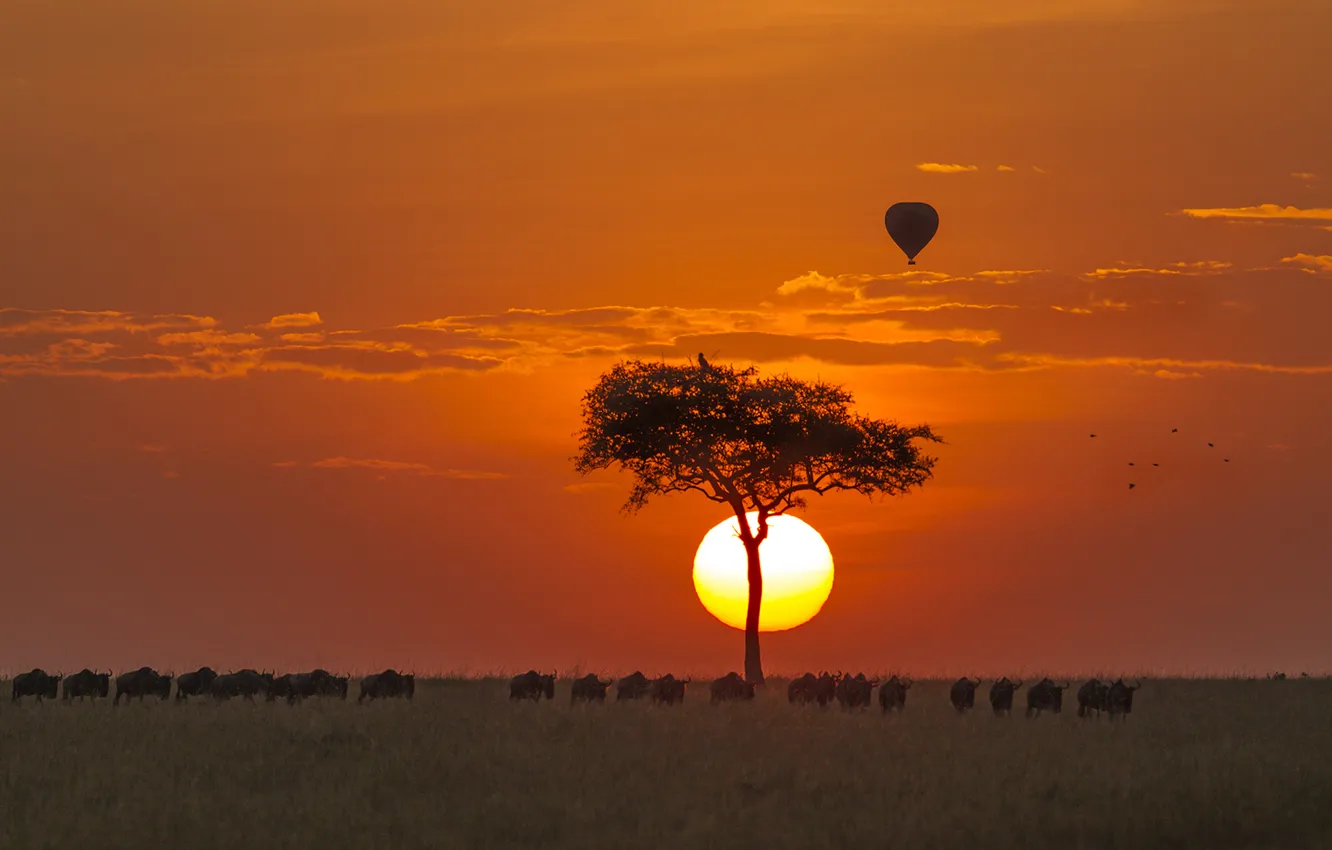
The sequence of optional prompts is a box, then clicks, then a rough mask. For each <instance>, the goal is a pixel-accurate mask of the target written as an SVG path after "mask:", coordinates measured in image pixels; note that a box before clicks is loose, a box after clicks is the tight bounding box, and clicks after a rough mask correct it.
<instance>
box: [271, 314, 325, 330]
mask: <svg viewBox="0 0 1332 850" xmlns="http://www.w3.org/2000/svg"><path fill="white" fill-rule="evenodd" d="M323 323H324V320H323V319H321V318H319V314H318V313H283V314H282V315H280V316H274V317H273V318H271V319H269V320H268V321H267V322H265V323H264V324H262V325H259V327H261V328H268V329H269V330H276V329H278V328H313V327H317V326H318V325H322V324H323Z"/></svg>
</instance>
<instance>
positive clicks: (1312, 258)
mask: <svg viewBox="0 0 1332 850" xmlns="http://www.w3.org/2000/svg"><path fill="white" fill-rule="evenodd" d="M1281 262H1283V263H1290V264H1293V265H1298V266H1304V268H1303V269H1302V271H1307V272H1309V273H1311V274H1313V273H1317V272H1328V273H1332V254H1317V255H1315V254H1296V255H1295V256H1293V257H1282V258H1281Z"/></svg>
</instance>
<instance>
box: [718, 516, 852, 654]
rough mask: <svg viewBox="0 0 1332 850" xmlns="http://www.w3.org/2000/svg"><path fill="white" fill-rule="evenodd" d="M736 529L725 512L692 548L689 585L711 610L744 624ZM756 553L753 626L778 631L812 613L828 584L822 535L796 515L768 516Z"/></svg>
mask: <svg viewBox="0 0 1332 850" xmlns="http://www.w3.org/2000/svg"><path fill="white" fill-rule="evenodd" d="M747 516H748V521H749V527H750V528H751V529H755V528H756V527H757V524H758V514H756V513H750V514H748V515H747ZM739 533H740V523H739V522H738V521H737V520H736V518H735V517H731V518H730V519H728V520H726V521H725V522H723V523H720V524H719V525H717V526H715V527H714V528H713V529H712V530H711V531H709V532H708V533H707V534H706V535H704V537H703V542H702V543H700V544H698V552H696V553H695V554H694V589H695V590H696V591H698V599H699V601H700V602H702V603H703V607H704V608H706V609H708V612H709V613H710V614H712V616H714V617H716V618H717V619H718V620H721V621H722V622H723V623H725V624H726V625H728V626H730V627H732V628H735V629H744V627H745V612H746V610H747V608H748V605H749V580H748V577H747V572H748V567H747V562H746V559H745V546H744V544H743V543H741V542H740V538H739V537H738V535H739ZM759 557H760V560H761V561H762V564H763V607H762V609H761V610H760V611H759V631H761V632H780V631H782V630H784V629H793V628H795V627H796V626H799V625H801V624H802V623H808V622H809V621H810V620H812V619H814V616H815V615H816V614H818V613H819V610H820V609H821V608H823V603H824V602H826V601H828V594H829V593H831V592H832V584H833V559H832V552H830V551H829V550H828V544H827V543H825V542H823V537H822V536H821V535H820V534H819V533H818V532H817V531H815V530H814V529H813V527H812V526H810V525H809V524H808V523H806V522H805V521H804V520H801V519H799V518H797V517H793V516H786V515H782V516H775V517H771V518H770V519H769V520H768V539H767V540H764V541H763V544H762V545H761V546H760V547H759Z"/></svg>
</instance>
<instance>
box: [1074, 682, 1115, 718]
mask: <svg viewBox="0 0 1332 850" xmlns="http://www.w3.org/2000/svg"><path fill="white" fill-rule="evenodd" d="M1109 694H1110V686H1109V685H1107V684H1105V683H1104V682H1102V681H1101V680H1100V679H1088V680H1087V681H1086V682H1083V683H1082V687H1080V688H1078V717H1091V716H1092V714H1093V712H1094V713H1095V715H1096V716H1097V717H1100V716H1101V712H1102V711H1105V707H1106V705H1105V699H1106V697H1107V696H1109Z"/></svg>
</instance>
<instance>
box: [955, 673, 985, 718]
mask: <svg viewBox="0 0 1332 850" xmlns="http://www.w3.org/2000/svg"><path fill="white" fill-rule="evenodd" d="M980 683H981V680H980V679H977V680H976V681H974V682H973V681H971V680H970V679H968V678H967V677H966V676H963V677H962V678H961V679H958V680H957V681H956V682H954V683H953V687H952V688H950V689H949V691H948V699H949V701H950V702H952V704H953V708H955V709H957V711H958V713H959V714H962V713H965V712H968V711H970V710H971V709H973V708H975V707H976V688H977V687H978V686H979V685H980Z"/></svg>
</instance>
